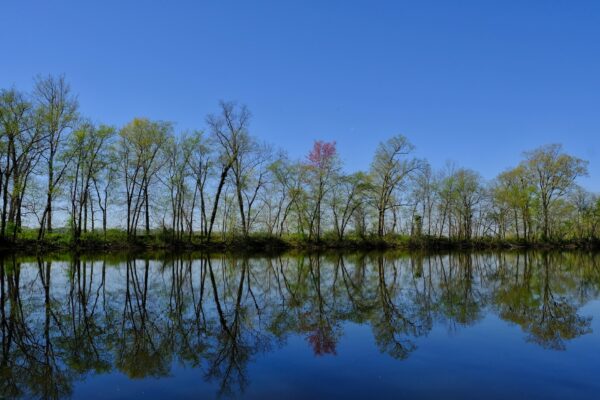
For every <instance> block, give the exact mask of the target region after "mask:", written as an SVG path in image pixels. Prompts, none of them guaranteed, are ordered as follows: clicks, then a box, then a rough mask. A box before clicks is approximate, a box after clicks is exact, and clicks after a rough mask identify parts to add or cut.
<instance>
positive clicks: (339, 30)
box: [0, 0, 600, 192]
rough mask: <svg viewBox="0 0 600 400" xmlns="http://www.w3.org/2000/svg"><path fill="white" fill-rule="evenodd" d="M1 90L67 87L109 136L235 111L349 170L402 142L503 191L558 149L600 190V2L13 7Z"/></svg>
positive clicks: (185, 124) (255, 129)
mask: <svg viewBox="0 0 600 400" xmlns="http://www.w3.org/2000/svg"><path fill="white" fill-rule="evenodd" d="M0 26H1V27H2V53H1V54H2V56H1V57H0V87H9V86H12V85H15V86H16V87H18V88H21V89H23V90H29V89H30V88H31V86H32V77H33V76H35V75H36V74H48V73H54V74H58V73H64V74H66V77H67V79H68V80H69V81H70V83H71V86H72V87H73V89H74V90H75V92H77V93H78V95H79V100H80V103H81V110H82V112H83V113H84V114H86V115H87V116H89V117H91V118H92V119H93V120H95V121H98V122H105V123H110V124H114V125H121V124H123V123H125V122H127V121H128V120H130V119H131V118H133V117H136V116H146V117H149V118H154V119H162V120H170V121H173V122H175V123H176V127H177V129H178V130H185V129H195V128H202V127H203V126H204V118H205V115H206V114H207V113H209V112H212V111H213V110H215V109H216V105H217V102H218V100H219V99H226V100H238V101H240V102H243V103H245V104H247V105H248V107H249V108H250V109H251V111H252V113H253V121H252V133H253V134H254V135H256V136H258V137H260V138H262V139H264V140H265V141H267V142H270V143H272V144H274V145H276V146H279V147H282V148H284V149H286V150H288V152H289V153H290V154H291V155H292V156H294V157H303V156H304V155H305V154H306V153H307V152H308V150H309V148H310V146H311V144H312V142H313V141H314V140H315V139H323V140H335V141H337V143H338V148H339V151H340V154H341V157H342V159H343V160H344V162H345V165H346V168H347V169H348V170H356V169H366V168H368V165H369V163H370V160H371V157H372V155H373V152H374V150H375V147H376V146H377V143H378V142H380V141H382V140H385V139H386V138H387V137H389V136H391V135H394V134H397V133H402V134H404V135H406V136H407V137H408V138H409V139H410V140H411V141H412V142H413V143H414V144H415V145H416V146H417V155H418V156H420V157H425V158H427V159H428V160H429V161H430V162H431V163H432V164H433V165H434V166H435V167H442V166H443V165H444V163H445V162H446V161H447V160H453V161H455V162H456V163H457V164H458V165H461V166H465V167H468V168H473V169H475V170H477V171H479V172H480V173H481V174H482V175H483V176H484V177H485V178H493V177H494V176H495V175H496V174H497V173H498V172H500V171H502V170H503V169H505V168H507V167H509V166H512V165H515V164H516V163H517V162H518V161H519V159H520V157H521V154H522V152H523V151H525V150H528V149H532V148H534V147H537V146H538V145H541V144H546V143H555V142H559V143H563V144H564V146H565V148H566V150H567V151H568V152H570V153H572V154H575V155H577V156H579V157H582V158H584V159H587V160H589V161H590V166H589V167H590V177H589V178H587V179H584V180H582V181H581V182H582V183H583V184H584V186H586V187H587V188H589V189H591V190H594V191H598V192H600V159H599V158H600V1H583V0H581V1H550V0H547V1H545V0H544V1H542V0H540V1H526V0H520V1H508V0H504V1H435V2H434V1H412V2H402V1H389V2H384V1H268V2H267V1H241V0H240V1H230V0H221V1H212V2H201V1H190V2H183V1H170V2H167V1H160V2H159V1H156V2H151V1H144V2H141V1H138V2H135V1H124V0H121V1H106V0H104V1H69V2H67V1H27V0H19V1H16V0H15V1H4V2H3V4H2V6H1V7H0Z"/></svg>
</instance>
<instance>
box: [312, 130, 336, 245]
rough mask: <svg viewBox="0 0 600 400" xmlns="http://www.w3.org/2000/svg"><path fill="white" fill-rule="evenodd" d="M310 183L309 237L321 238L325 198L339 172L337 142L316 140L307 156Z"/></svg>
mask: <svg viewBox="0 0 600 400" xmlns="http://www.w3.org/2000/svg"><path fill="white" fill-rule="evenodd" d="M306 168H307V172H308V179H309V180H308V183H309V185H310V186H311V188H312V189H311V193H312V202H313V205H312V207H311V208H312V209H311V213H310V216H309V239H311V238H313V237H314V238H315V239H316V240H317V241H319V240H320V239H321V223H322V213H321V209H322V206H323V199H324V197H325V195H326V194H327V192H328V191H329V190H330V189H331V183H332V181H333V180H334V179H335V176H336V175H337V174H338V173H339V169H340V162H339V158H338V155H337V150H336V147H335V142H324V141H321V140H317V141H315V143H314V144H313V148H312V149H311V150H310V152H309V153H308V156H307V163H306Z"/></svg>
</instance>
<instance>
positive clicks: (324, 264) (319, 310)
mask: <svg viewBox="0 0 600 400" xmlns="http://www.w3.org/2000/svg"><path fill="white" fill-rule="evenodd" d="M102 257H104V258H102ZM111 257H113V256H108V255H107V256H101V257H100V258H93V259H90V258H83V257H77V256H73V257H70V258H68V259H65V260H51V259H42V258H38V259H34V258H17V257H15V256H4V257H3V258H0V291H1V293H0V311H1V330H2V333H1V340H2V349H1V355H0V397H2V398H4V397H9V398H18V397H39V398H60V397H68V396H69V395H70V394H71V393H72V390H73V385H74V383H75V382H76V381H77V380H81V379H85V378H86V377H87V376H88V375H89V374H91V373H94V374H102V373H106V372H110V371H120V372H121V373H123V374H125V375H126V376H128V377H129V378H130V379H136V378H143V377H156V378H160V377H165V376H168V375H169V374H170V373H171V370H172V366H173V365H174V364H175V363H177V364H178V365H183V366H184V367H186V368H197V369H198V371H199V372H198V374H199V376H200V375H201V374H203V375H204V376H203V379H205V380H206V381H209V382H214V383H216V384H217V386H218V388H219V394H225V395H235V394H239V393H242V392H243V391H244V389H245V388H246V387H247V385H248V384H249V381H248V378H247V369H248V367H249V365H251V364H252V361H253V359H254V358H255V357H256V356H257V355H258V354H264V353H267V352H269V351H272V350H274V349H276V348H278V347H281V346H282V345H283V344H284V343H285V342H286V339H287V338H289V337H290V335H301V336H302V337H304V338H305V341H306V345H307V350H308V348H310V351H312V352H314V354H315V355H317V356H331V355H335V354H336V353H337V352H338V349H337V343H338V340H339V339H340V337H341V336H342V335H343V323H345V322H348V321H351V322H356V323H359V324H366V325H368V326H370V327H371V329H372V332H373V336H374V338H375V342H376V345H377V346H378V348H379V349H380V350H381V351H382V352H384V353H386V354H389V355H390V356H392V357H394V358H397V359H405V358H407V357H410V355H411V353H412V352H414V351H416V350H417V345H416V339H417V338H419V337H424V336H426V335H427V334H428V333H429V332H430V331H431V330H432V328H433V326H434V325H443V326H445V327H446V328H447V329H448V330H450V331H456V330H459V329H461V327H465V326H469V325H474V324H477V323H478V321H480V320H481V319H482V318H484V317H485V315H487V314H489V313H492V314H496V315H498V316H499V317H500V318H502V319H503V320H505V321H508V322H510V323H514V324H517V325H518V326H520V327H521V328H522V330H523V331H524V332H525V334H526V340H528V341H531V342H534V343H536V344H539V345H540V346H542V347H543V348H548V349H554V350H562V349H565V346H566V344H567V342H568V341H569V340H570V339H573V338H576V337H578V336H581V335H584V334H586V333H589V332H590V331H591V328H590V326H591V319H590V318H586V317H584V316H582V315H579V313H578V310H579V309H580V308H581V306H582V305H584V304H585V303H586V302H588V301H589V300H590V299H593V298H596V297H598V290H599V288H600V271H599V270H598V256H595V255H589V254H583V253H565V254H553V253H543V254H537V253H526V254H524V253H499V254H491V253H486V254H462V253H461V254H455V255H450V256H448V255H443V256H440V255H413V256H410V257H408V256H401V255H399V254H394V253H384V254H381V253H373V254H371V253H369V254H360V253H359V254H350V255H341V254H333V255H331V254H328V255H317V254H307V255H293V256H292V255H285V256H280V257H273V258H266V257H265V258H244V257H229V256H213V257H210V258H209V257H202V256H192V255H187V256H177V257H171V258H168V257H164V258H162V259H160V260H150V259H148V258H140V257H130V258H126V259H124V260H123V259H118V258H117V259H113V258H111ZM200 371H201V372H200Z"/></svg>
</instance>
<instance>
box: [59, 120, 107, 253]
mask: <svg viewBox="0 0 600 400" xmlns="http://www.w3.org/2000/svg"><path fill="white" fill-rule="evenodd" d="M114 134H115V129H114V128H112V127H110V126H104V125H102V126H99V127H95V126H94V125H93V124H92V123H90V122H83V123H82V124H81V125H80V126H79V127H78V128H77V129H76V130H75V131H74V132H73V133H72V134H71V136H70V137H69V140H68V142H67V149H66V152H65V154H66V156H67V157H70V158H71V159H72V160H73V161H72V162H73V168H72V169H71V170H69V172H68V174H67V177H68V180H69V182H70V190H69V192H70V200H71V230H72V232H73V239H74V241H75V242H77V241H79V239H80V237H81V233H82V226H83V227H84V228H83V230H84V231H85V230H86V228H87V220H88V218H87V210H88V207H90V208H91V209H92V210H93V201H92V200H93V199H92V183H93V182H94V177H96V176H98V174H99V173H100V171H101V170H102V169H103V168H106V159H107V154H106V153H107V148H108V146H107V143H108V141H109V140H110V138H111V137H112V136H113V135H114ZM93 221H94V217H93V212H92V226H93ZM103 226H104V227H105V222H104V223H103Z"/></svg>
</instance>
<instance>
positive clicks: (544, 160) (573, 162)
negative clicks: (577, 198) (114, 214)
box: [524, 144, 588, 239]
mask: <svg viewBox="0 0 600 400" xmlns="http://www.w3.org/2000/svg"><path fill="white" fill-rule="evenodd" d="M587 164H588V163H587V162H586V161H583V160H581V159H579V158H577V157H574V156H571V155H569V154H566V153H565V152H564V151H563V148H562V145H560V144H550V145H546V146H542V147H539V148H537V149H535V150H533V151H529V152H526V153H525V161H524V166H525V168H527V171H528V172H529V174H530V176H531V179H532V181H533V182H534V184H535V186H536V189H537V195H538V196H539V199H540V205H541V211H542V237H543V238H544V239H548V238H549V237H550V218H549V216H550V212H551V208H552V205H553V204H554V202H555V201H556V200H557V199H560V198H562V197H563V196H565V194H567V193H568V192H569V190H571V189H572V188H573V187H574V183H575V180H576V179H577V178H578V177H580V176H583V175H587Z"/></svg>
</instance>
